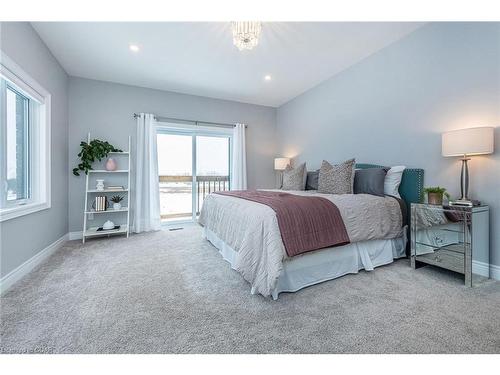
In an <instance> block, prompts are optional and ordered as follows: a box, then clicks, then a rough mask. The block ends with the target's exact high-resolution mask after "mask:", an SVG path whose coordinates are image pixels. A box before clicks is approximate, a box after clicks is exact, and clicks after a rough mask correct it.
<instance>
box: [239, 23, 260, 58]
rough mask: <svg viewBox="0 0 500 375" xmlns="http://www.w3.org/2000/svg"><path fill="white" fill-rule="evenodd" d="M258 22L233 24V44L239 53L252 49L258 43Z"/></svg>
mask: <svg viewBox="0 0 500 375" xmlns="http://www.w3.org/2000/svg"><path fill="white" fill-rule="evenodd" d="M261 28H262V25H261V23H260V22H248V21H246V22H233V23H232V29H233V43H234V45H235V46H236V47H238V49H239V50H240V51H243V50H244V49H252V48H253V47H255V46H256V45H257V44H258V43H259V36H260V30H261Z"/></svg>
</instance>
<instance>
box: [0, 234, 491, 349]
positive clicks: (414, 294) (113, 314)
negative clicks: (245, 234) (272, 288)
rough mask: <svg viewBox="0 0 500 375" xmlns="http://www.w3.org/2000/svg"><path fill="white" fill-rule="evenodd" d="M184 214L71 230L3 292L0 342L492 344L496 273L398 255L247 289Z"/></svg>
mask: <svg viewBox="0 0 500 375" xmlns="http://www.w3.org/2000/svg"><path fill="white" fill-rule="evenodd" d="M249 289H250V288H249V285H248V284H247V283H246V282H245V281H244V280H243V279H242V278H241V277H240V275H239V274H238V273H236V272H235V271H233V270H231V269H230V267H229V265H228V264H227V263H226V262H225V261H223V260H222V258H221V257H220V255H219V254H218V252H217V251H216V249H215V248H213V247H212V246H211V245H210V244H209V243H207V242H205V241H204V240H202V239H201V236H200V229H199V228H197V227H194V226H191V227H188V228H186V229H184V230H181V231H175V232H168V231H164V232H158V233H153V234H141V235H135V236H132V237H131V238H130V239H128V240H127V239H126V238H123V237H122V238H115V239H100V240H92V241H89V242H88V243H87V244H85V245H81V243H80V242H78V241H73V242H69V243H68V244H67V245H66V246H65V247H64V248H63V249H62V250H61V251H59V252H58V253H56V254H54V255H53V256H52V257H51V258H50V259H49V260H48V261H47V262H46V263H45V264H43V265H42V266H40V267H39V268H38V269H37V270H35V271H34V272H32V273H31V274H30V275H28V276H27V277H26V278H25V279H23V280H22V281H20V282H19V283H18V284H17V285H15V286H14V287H13V289H11V290H10V291H8V292H7V293H6V294H4V295H3V296H2V297H1V331H0V335H1V344H0V350H1V351H2V352H6V353H17V352H21V353H33V352H35V353H498V352H500V282H488V283H486V284H485V285H483V286H482V287H481V288H475V289H468V288H465V287H464V286H463V282H462V280H461V279H460V277H458V276H457V275H454V274H452V273H448V272H443V271H440V270H438V269H435V268H430V267H424V268H421V269H418V270H416V271H414V270H412V269H410V267H409V264H408V261H407V260H400V261H397V262H395V263H393V264H391V265H388V266H384V267H381V268H378V269H376V270H375V271H374V272H360V273H359V274H357V275H348V276H345V277H342V278H340V279H337V280H333V281H330V282H326V283H322V284H319V285H316V286H312V287H309V288H306V289H303V290H302V291H299V292H297V293H285V294H281V296H280V298H279V300H278V301H272V300H268V299H265V298H263V297H261V296H252V295H250V294H249Z"/></svg>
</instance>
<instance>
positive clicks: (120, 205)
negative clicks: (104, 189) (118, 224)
mask: <svg viewBox="0 0 500 375" xmlns="http://www.w3.org/2000/svg"><path fill="white" fill-rule="evenodd" d="M121 208H122V204H121V203H113V210H120V209H121Z"/></svg>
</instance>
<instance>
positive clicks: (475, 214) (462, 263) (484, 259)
mask: <svg viewBox="0 0 500 375" xmlns="http://www.w3.org/2000/svg"><path fill="white" fill-rule="evenodd" d="M489 248H490V245H489V207H488V206H476V207H449V206H436V205H430V204H420V203H412V205H411V266H412V267H413V268H414V269H415V268H418V267H419V266H422V265H426V264H430V265H433V266H437V267H441V268H446V269H448V270H451V271H454V272H458V273H461V274H463V275H464V279H465V285H466V286H473V285H477V284H480V283H482V282H484V281H485V280H487V279H488V278H489V277H490V273H489V272H490V271H489V263H490V251H489Z"/></svg>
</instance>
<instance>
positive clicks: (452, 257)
mask: <svg viewBox="0 0 500 375" xmlns="http://www.w3.org/2000/svg"><path fill="white" fill-rule="evenodd" d="M416 259H417V261H418V262H423V263H427V264H432V265H433V266H438V267H441V268H446V269H448V270H451V271H455V272H459V273H462V274H464V273H465V256H464V253H463V252H462V253H460V252H457V251H452V250H447V249H446V248H442V249H439V250H437V251H435V252H433V253H429V254H423V255H418V256H417V258H416Z"/></svg>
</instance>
